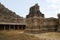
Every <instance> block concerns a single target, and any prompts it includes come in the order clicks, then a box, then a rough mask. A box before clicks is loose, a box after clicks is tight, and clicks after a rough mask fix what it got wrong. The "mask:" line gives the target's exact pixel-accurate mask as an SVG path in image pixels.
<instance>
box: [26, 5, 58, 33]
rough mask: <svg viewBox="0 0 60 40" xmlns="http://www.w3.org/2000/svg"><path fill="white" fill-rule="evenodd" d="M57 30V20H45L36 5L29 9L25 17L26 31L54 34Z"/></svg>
mask: <svg viewBox="0 0 60 40" xmlns="http://www.w3.org/2000/svg"><path fill="white" fill-rule="evenodd" d="M57 28H58V19H57V18H53V17H52V18H45V17H44V14H42V13H41V12H40V10H39V6H38V4H36V5H34V6H32V7H31V8H30V11H29V14H28V15H27V16H26V31H28V32H32V33H41V32H55V31H57Z"/></svg>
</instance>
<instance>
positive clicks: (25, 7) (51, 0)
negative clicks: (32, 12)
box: [0, 0, 60, 17]
mask: <svg viewBox="0 0 60 40" xmlns="http://www.w3.org/2000/svg"><path fill="white" fill-rule="evenodd" d="M0 2H1V3H2V4H3V5H5V7H7V8H8V9H10V10H12V11H14V12H15V13H16V14H18V15H20V16H22V17H25V16H26V15H27V14H28V13H29V8H30V7H31V6H33V5H35V4H36V3H38V5H39V6H40V11H41V12H42V13H43V14H45V17H57V14H58V13H60V0H0Z"/></svg>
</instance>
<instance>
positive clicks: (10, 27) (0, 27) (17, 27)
mask: <svg viewBox="0 0 60 40" xmlns="http://www.w3.org/2000/svg"><path fill="white" fill-rule="evenodd" d="M24 29H25V26H23V25H0V30H24Z"/></svg>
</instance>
